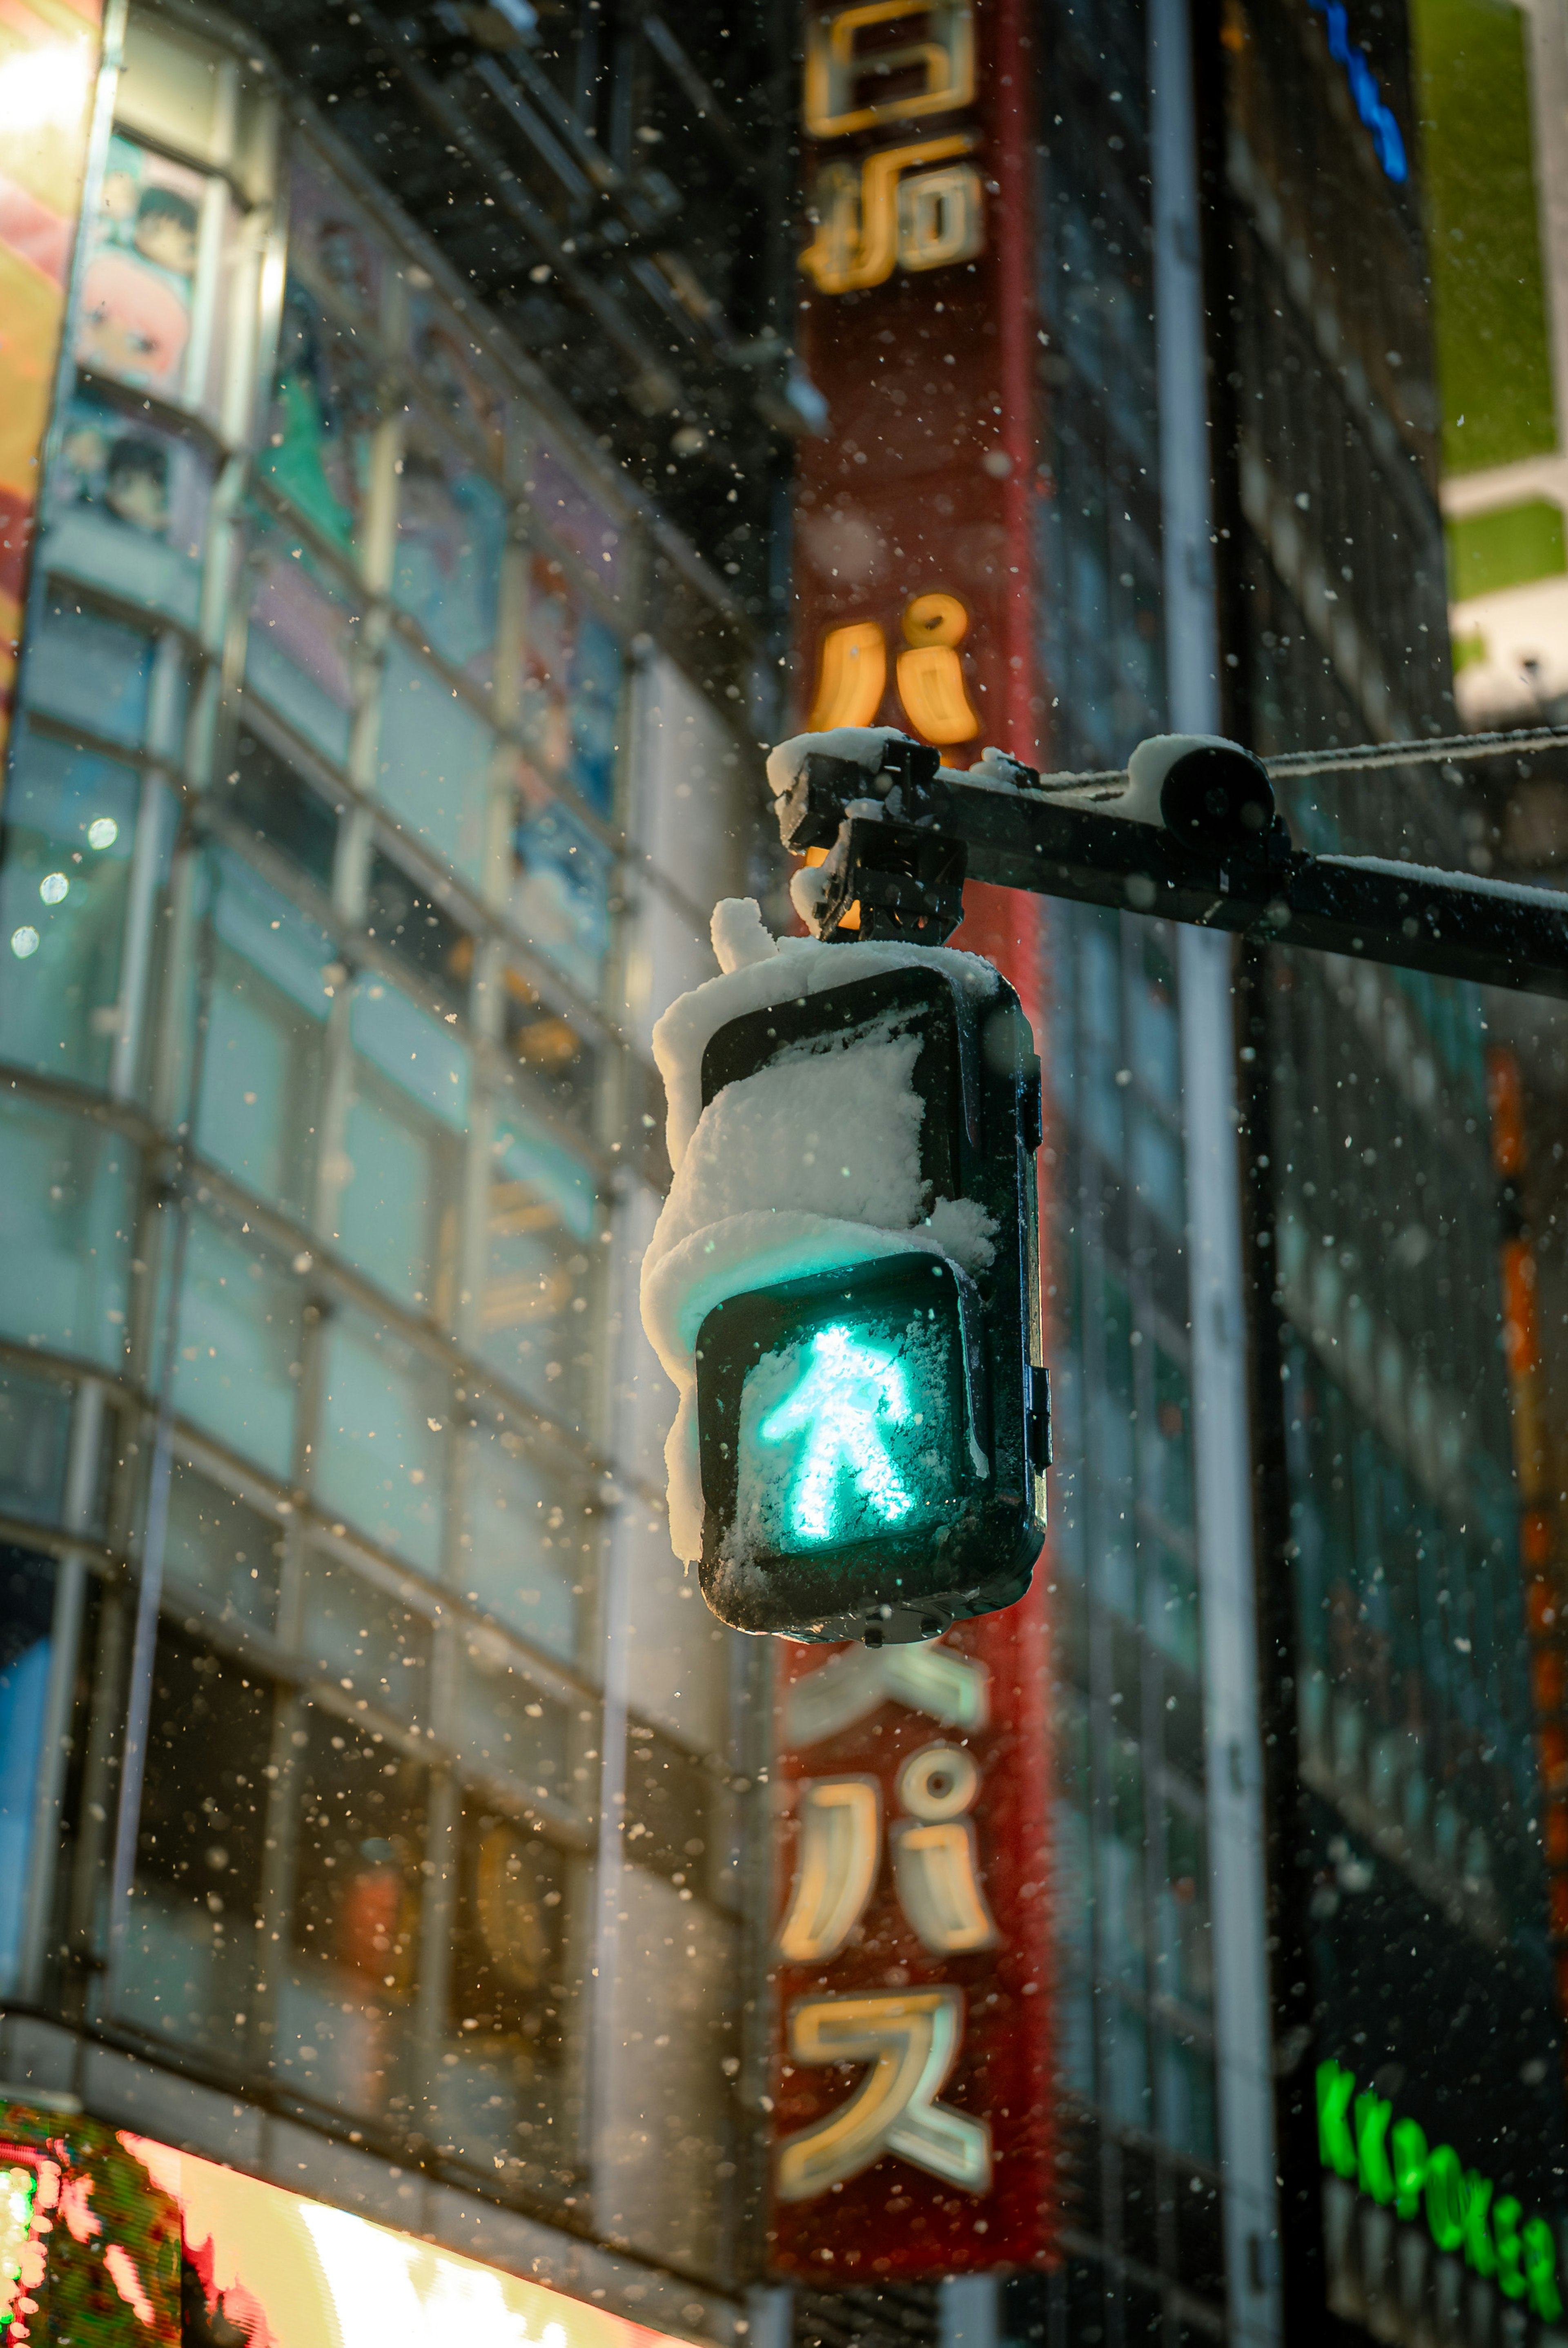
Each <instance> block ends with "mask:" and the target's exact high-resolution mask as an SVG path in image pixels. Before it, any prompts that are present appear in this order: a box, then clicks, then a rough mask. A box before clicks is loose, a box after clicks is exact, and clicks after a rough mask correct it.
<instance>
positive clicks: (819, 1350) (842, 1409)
mask: <svg viewBox="0 0 1568 2348" xmlns="http://www.w3.org/2000/svg"><path fill="white" fill-rule="evenodd" d="M909 1416H910V1405H909V1390H908V1387H907V1385H906V1384H905V1381H904V1375H903V1370H902V1369H901V1368H900V1367H899V1365H898V1361H897V1358H896V1356H895V1355H894V1354H892V1353H891V1352H890V1351H889V1350H888V1349H887V1348H886V1347H885V1346H881V1345H868V1344H863V1343H862V1344H855V1343H854V1341H853V1340H852V1339H851V1334H850V1332H849V1331H848V1330H847V1329H845V1328H842V1327H837V1326H835V1327H833V1328H831V1329H820V1330H819V1331H818V1333H817V1334H816V1335H815V1336H814V1337H813V1338H812V1340H811V1361H810V1367H809V1368H808V1370H807V1371H806V1374H805V1375H804V1376H803V1377H802V1378H801V1380H800V1382H799V1385H798V1386H797V1387H796V1388H795V1391H794V1393H793V1394H791V1395H787V1396H786V1398H785V1399H784V1401H783V1402H781V1403H780V1404H779V1406H778V1408H777V1409H776V1410H772V1411H769V1414H768V1416H767V1417H766V1418H765V1419H764V1420H763V1421H762V1423H761V1425H760V1426H758V1430H757V1432H758V1437H760V1439H761V1440H762V1441H763V1442H764V1443H783V1442H787V1441H788V1439H789V1437H790V1436H792V1435H799V1434H801V1433H802V1432H804V1433H805V1434H806V1441H805V1445H804V1447H803V1448H802V1451H801V1456H800V1465H799V1474H798V1475H797V1477H796V1479H795V1489H794V1492H793V1494H792V1496H791V1506H792V1510H793V1515H794V1527H793V1529H794V1532H795V1535H796V1538H797V1539H798V1540H808V1541H826V1540H831V1539H832V1538H833V1534H834V1532H835V1531H836V1529H837V1527H838V1522H839V1518H840V1514H841V1509H840V1494H841V1481H842V1479H843V1478H845V1477H846V1476H847V1477H848V1478H849V1479H850V1481H851V1483H852V1484H853V1486H854V1488H855V1489H856V1491H857V1492H859V1494H860V1496H861V1498H862V1499H863V1500H864V1501H866V1502H867V1503H868V1504H869V1506H870V1507H871V1508H872V1509H874V1510H875V1511H876V1513H877V1515H878V1516H879V1517H881V1519H882V1522H883V1523H884V1524H890V1525H892V1524H897V1523H898V1522H899V1520H900V1519H901V1518H903V1517H907V1516H908V1514H909V1512H910V1510H911V1509H913V1506H914V1496H913V1493H911V1492H908V1491H906V1490H905V1488H904V1487H903V1483H902V1482H901V1481H900V1479H899V1475H898V1471H897V1469H896V1468H894V1466H893V1463H892V1460H891V1459H890V1458H889V1457H888V1454H887V1448H886V1446H885V1445H884V1443H883V1441H882V1429H883V1428H884V1427H886V1426H903V1425H904V1424H905V1423H906V1421H907V1420H908V1418H909Z"/></svg>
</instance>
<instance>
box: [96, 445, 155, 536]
mask: <svg viewBox="0 0 1568 2348" xmlns="http://www.w3.org/2000/svg"><path fill="white" fill-rule="evenodd" d="M104 502H105V503H106V504H107V505H108V508H109V510H110V511H111V512H112V513H116V514H118V515H119V519H120V520H121V521H124V522H129V523H130V524H131V525H132V527H133V528H135V529H137V530H147V531H149V532H150V534H152V535H154V536H161V535H162V533H163V531H164V530H167V529H168V527H169V456H168V452H167V450H166V449H163V448H159V446H158V445H157V443H156V441H152V440H139V439H138V438H136V437H135V436H134V435H132V434H128V435H127V436H126V438H124V439H123V440H117V441H116V442H115V444H114V447H113V448H112V449H111V450H110V451H109V458H108V477H107V479H106V481H105V485H104Z"/></svg>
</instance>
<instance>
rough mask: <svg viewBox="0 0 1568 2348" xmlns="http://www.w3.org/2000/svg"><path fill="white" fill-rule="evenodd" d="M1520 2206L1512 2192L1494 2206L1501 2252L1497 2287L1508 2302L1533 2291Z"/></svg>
mask: <svg viewBox="0 0 1568 2348" xmlns="http://www.w3.org/2000/svg"><path fill="white" fill-rule="evenodd" d="M1519 2217H1520V2210H1519V2204H1518V2202H1517V2201H1516V2200H1515V2199H1514V2198H1513V2196H1512V2194H1511V2193H1505V2194H1504V2195H1503V2197H1502V2199H1501V2201H1494V2202H1493V2203H1492V2205H1491V2243H1492V2248H1493V2250H1495V2251H1496V2253H1497V2287H1498V2289H1499V2291H1501V2292H1502V2294H1503V2296H1504V2298H1505V2299H1522V2298H1523V2297H1524V2294H1525V2292H1526V2291H1527V2290H1528V2289H1529V2285H1528V2283H1527V2282H1526V2281H1525V2280H1524V2245H1523V2243H1522V2241H1521V2240H1520V2239H1519Z"/></svg>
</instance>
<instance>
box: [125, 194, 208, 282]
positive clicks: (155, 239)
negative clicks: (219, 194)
mask: <svg viewBox="0 0 1568 2348" xmlns="http://www.w3.org/2000/svg"><path fill="white" fill-rule="evenodd" d="M131 241H132V242H133V243H134V244H135V246H136V249H137V251H138V252H139V253H140V254H141V256H142V259H143V260H144V261H150V262H152V263H154V265H155V266H156V267H157V268H159V269H167V270H168V271H170V273H171V274H172V275H173V276H175V277H189V276H190V275H191V273H192V271H193V270H194V269H195V266H196V207H195V205H194V204H193V203H192V202H191V199H190V197H189V196H181V195H178V194H176V192H175V191H174V190H173V189H172V188H144V189H143V190H142V191H141V194H140V196H139V199H138V201H137V207H136V227H135V230H134V231H133V232H132V238H131Z"/></svg>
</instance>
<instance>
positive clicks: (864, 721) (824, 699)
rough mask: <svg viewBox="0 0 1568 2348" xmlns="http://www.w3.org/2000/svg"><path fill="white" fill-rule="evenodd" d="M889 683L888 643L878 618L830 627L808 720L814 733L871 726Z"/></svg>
mask: <svg viewBox="0 0 1568 2348" xmlns="http://www.w3.org/2000/svg"><path fill="white" fill-rule="evenodd" d="M886 685H887V646H886V645H885V644H883V642H882V630H881V629H880V628H879V627H878V625H877V623H876V622H875V621H874V620H855V621H852V622H851V624H850V625H849V626H848V627H844V628H830V629H829V631H828V633H827V634H826V635H825V636H824V637H823V639H822V649H821V653H820V656H819V659H818V665H817V697H816V699H815V700H814V701H813V702H812V704H811V715H810V717H808V718H807V720H806V725H807V727H808V729H809V730H810V732H811V733H813V734H825V733H827V731H828V730H829V728H830V726H869V725H871V723H872V720H873V718H874V717H875V716H876V714H877V711H878V710H879V708H880V707H881V706H882V694H883V691H884V689H885V687H886Z"/></svg>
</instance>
